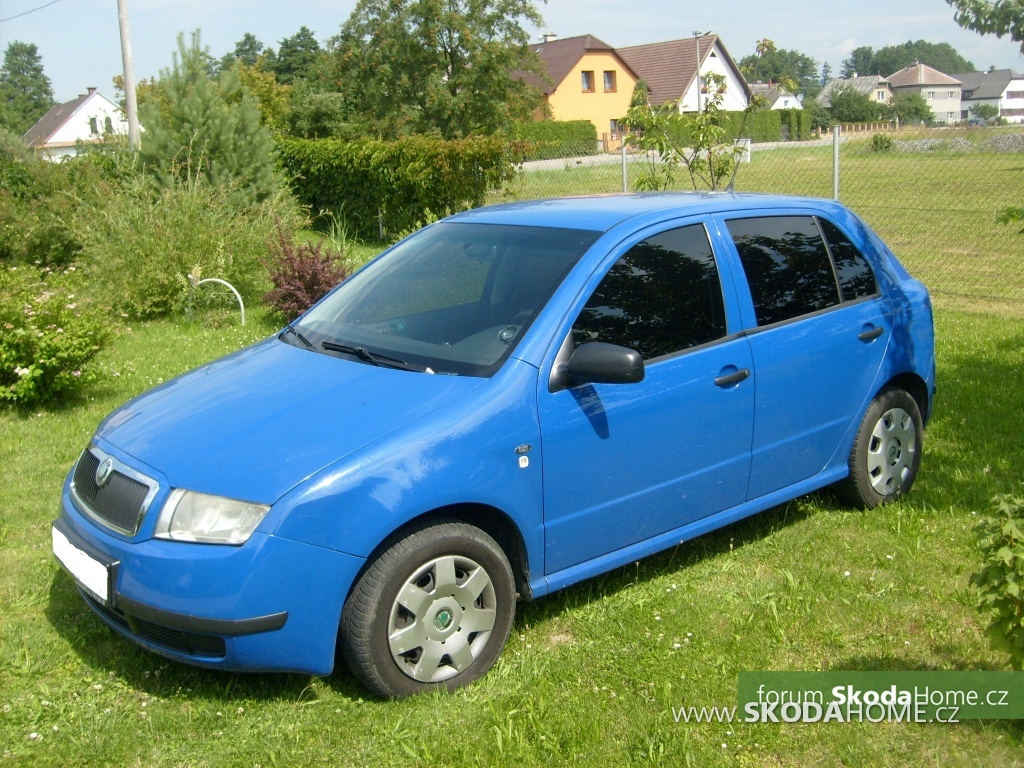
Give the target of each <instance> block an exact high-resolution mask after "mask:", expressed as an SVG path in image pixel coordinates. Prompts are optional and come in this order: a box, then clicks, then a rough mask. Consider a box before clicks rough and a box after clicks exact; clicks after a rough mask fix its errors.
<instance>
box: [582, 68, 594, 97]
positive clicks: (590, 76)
mask: <svg viewBox="0 0 1024 768" xmlns="http://www.w3.org/2000/svg"><path fill="white" fill-rule="evenodd" d="M583 92H584V93H593V92H594V71H593V70H585V71H584V72H583Z"/></svg>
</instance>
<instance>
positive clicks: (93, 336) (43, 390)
mask: <svg viewBox="0 0 1024 768" xmlns="http://www.w3.org/2000/svg"><path fill="white" fill-rule="evenodd" d="M108 327H109V323H108V322H107V320H106V319H105V315H104V313H103V312H102V311H101V310H99V309H97V308H96V307H95V306H93V305H91V304H90V303H89V302H88V301H86V300H85V299H84V298H83V297H82V296H81V280H80V278H79V276H78V275H77V274H76V273H75V272H74V271H72V270H69V271H68V272H65V273H54V272H50V271H49V270H44V271H43V272H41V273H40V272H37V271H36V270H34V269H31V268H28V267H6V268H3V269H0V329H2V332H0V403H4V404H6V405H16V406H31V405H35V404H36V403H39V402H43V401H47V400H51V399H53V398H54V397H56V396H57V395H60V394H64V393H67V392H69V391H71V390H74V389H76V388H78V387H81V386H82V385H83V384H85V383H86V382H88V381H90V380H91V378H92V377H91V375H90V373H89V371H88V369H87V367H86V365H87V363H88V362H89V361H90V360H91V359H92V358H93V356H94V355H95V354H96V353H97V352H99V350H100V349H101V348H102V347H103V345H104V344H105V343H106V341H107V339H108V337H109V331H108V330H107V329H108Z"/></svg>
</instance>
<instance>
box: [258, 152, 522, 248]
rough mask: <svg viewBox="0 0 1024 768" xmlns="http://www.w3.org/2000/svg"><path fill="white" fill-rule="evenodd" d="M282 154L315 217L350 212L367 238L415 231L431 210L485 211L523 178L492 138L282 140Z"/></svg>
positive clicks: (296, 188)
mask: <svg viewBox="0 0 1024 768" xmlns="http://www.w3.org/2000/svg"><path fill="white" fill-rule="evenodd" d="M278 154H279V156H280V158H281V162H282V163H283V164H284V168H285V171H286V173H287V174H288V176H289V177H290V178H291V184H292V189H293V190H294V191H295V194H296V195H297V196H298V198H299V199H300V200H301V201H302V203H303V204H305V205H307V206H308V207H309V208H310V210H312V211H313V212H314V213H322V212H333V213H335V214H341V213H343V214H344V216H345V220H346V221H347V222H348V223H349V225H350V226H351V227H352V229H353V234H354V235H356V236H359V237H373V238H376V237H378V236H379V235H380V232H379V230H380V229H383V230H384V231H385V232H400V231H402V230H405V229H408V228H409V227H410V226H412V225H413V224H414V223H415V222H416V221H419V220H421V219H422V218H423V217H424V212H425V211H428V210H430V211H445V210H450V211H461V210H464V209H466V208H470V207H472V206H475V205H482V204H483V201H484V196H485V195H486V193H487V191H488V190H491V189H500V188H501V186H502V185H504V184H505V183H506V182H507V181H509V180H510V179H511V178H512V177H513V176H514V173H515V171H514V168H513V166H512V156H511V152H510V149H509V146H508V143H507V142H504V141H501V140H499V139H495V138H486V137H476V138H472V139H463V140H461V141H445V140H443V139H434V138H427V137H424V136H410V137H408V138H405V139H400V140H398V141H365V140H364V141H341V140H339V139H281V140H280V141H279V142H278Z"/></svg>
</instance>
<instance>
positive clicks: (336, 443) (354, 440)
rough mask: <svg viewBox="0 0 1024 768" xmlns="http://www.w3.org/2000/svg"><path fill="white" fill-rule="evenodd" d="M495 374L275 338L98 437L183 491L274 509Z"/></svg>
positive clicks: (154, 393)
mask: <svg viewBox="0 0 1024 768" xmlns="http://www.w3.org/2000/svg"><path fill="white" fill-rule="evenodd" d="M485 381H486V379H478V378H467V377H457V376H442V375H430V374H423V373H414V372H409V371H402V370H396V369H393V368H383V367H376V366H373V365H368V364H365V363H361V362H355V361H352V360H350V359H345V358H340V357H332V356H328V355H323V354H318V353H316V352H312V351H310V350H306V349H299V348H296V347H293V346H290V345H288V344H285V343H282V342H280V341H278V340H277V339H269V340H267V341H264V342H261V343H259V344H256V345H254V346H253V347H249V348H247V349H245V350H242V351H241V352H238V353H235V354H234V355H231V356H229V357H226V358H223V359H221V360H218V361H215V362H213V363H210V364H209V365H206V366H204V367H202V368H198V369H196V370H194V371H192V372H190V373H187V374H184V375H183V376H180V377H178V378H176V379H174V380H173V381H170V382H168V383H167V384H164V385H163V386H161V387H158V388H156V389H153V390H150V391H149V392H146V393H145V394H143V395H140V396H139V397H137V398H135V399H134V400H132V401H130V402H129V403H127V404H126V405H124V406H122V407H121V408H120V409H118V410H117V411H115V412H114V413H112V414H111V415H110V416H109V417H108V418H107V419H106V420H105V421H104V422H103V423H102V424H101V425H100V427H99V429H98V430H97V433H96V436H97V442H98V443H100V445H101V447H109V448H112V449H113V450H114V451H116V452H122V453H124V454H127V456H130V457H133V458H134V459H136V460H138V461H139V462H142V463H144V464H146V465H147V466H148V467H151V468H152V469H154V470H156V471H157V472H158V473H160V474H162V475H163V476H164V477H165V478H166V480H167V481H168V482H169V483H170V485H171V486H172V487H175V488H187V489H189V490H195V491H201V492H203V493H211V494H217V495H221V496H227V497H230V498H236V499H242V500H245V501H252V502H257V503H264V504H270V503H273V502H274V501H276V500H277V499H278V498H280V497H281V496H282V495H283V494H284V493H285V492H287V491H288V490H289V489H290V488H292V487H294V486H295V485H296V484H297V483H299V482H301V481H302V480H303V479H305V478H307V477H309V476H310V475H313V474H314V473H316V472H317V471H319V470H320V469H323V468H324V467H326V466H327V465H329V464H331V463H334V462H336V461H338V460H339V459H343V458H344V457H345V456H347V455H349V454H351V453H352V452H354V451H356V450H358V449H359V448H362V447H363V446H365V445H367V444H368V443H371V442H373V441H374V440H377V439H378V438H381V437H383V436H384V435H387V434H388V433H390V432H393V431H395V430H397V429H400V428H401V427H402V426H404V425H405V424H408V423H409V422H411V421H414V420H416V419H418V418H420V417H421V416H423V415H425V414H427V413H430V412H431V411H434V410H436V409H438V408H441V407H443V406H445V405H448V404H449V403H451V402H453V401H455V400H456V399H459V398H461V397H462V396H464V395H466V394H468V393H469V392H471V391H472V390H474V389H476V388H477V387H479V386H481V385H482V384H483V383H484V382H485ZM104 443H105V444H106V446H104V445H103V444H104Z"/></svg>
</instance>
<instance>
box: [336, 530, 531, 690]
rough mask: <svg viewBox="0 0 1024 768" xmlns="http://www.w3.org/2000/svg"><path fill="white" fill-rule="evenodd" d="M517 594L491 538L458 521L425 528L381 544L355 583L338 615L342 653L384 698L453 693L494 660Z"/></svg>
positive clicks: (509, 623) (500, 553)
mask: <svg viewBox="0 0 1024 768" xmlns="http://www.w3.org/2000/svg"><path fill="white" fill-rule="evenodd" d="M515 599H516V592H515V581H514V579H513V576H512V569H511V567H510V566H509V563H508V559H507V558H506V557H505V554H504V552H502V550H501V547H499V546H498V544H497V543H496V542H495V541H494V539H492V538H491V537H490V536H488V535H487V534H486V533H484V532H483V531H481V530H480V529H479V528H475V527H473V526H471V525H468V524H466V523H463V522H460V521H456V520H451V521H441V522H435V523H432V524H429V525H425V526H422V527H419V528H416V529H413V530H412V531H410V532H409V533H408V534H407V535H405V536H404V537H402V538H401V539H399V540H397V541H396V542H395V543H393V544H392V545H391V546H389V547H388V548H387V549H385V550H384V551H383V552H382V553H381V554H380V555H378V556H377V557H376V559H374V561H373V562H372V563H371V564H370V566H369V567H368V568H367V569H366V571H365V572H364V573H363V575H362V576H361V577H360V579H359V581H358V582H357V583H356V585H355V587H354V588H353V590H352V594H351V595H350V596H349V598H348V601H347V602H346V603H345V608H344V610H343V612H342V620H341V630H340V633H339V641H340V643H341V653H342V656H343V657H344V659H345V662H346V664H347V665H348V667H349V669H350V670H352V673H353V674H354V675H355V676H356V677H357V678H358V679H359V680H360V681H361V682H362V683H363V684H364V685H366V686H367V687H368V688H369V689H370V690H372V691H374V692H375V693H378V694H380V695H381V696H385V697H388V698H402V697H405V696H412V695H415V694H417V693H422V692H424V691H428V690H430V689H432V688H439V687H441V688H446V689H448V690H454V689H455V688H459V687H461V686H463V685H466V684H468V683H470V682H472V681H473V680H476V679H477V678H479V677H480V676H482V675H483V674H484V673H486V672H487V670H489V669H490V668H491V666H492V665H493V664H494V662H495V661H496V660H497V658H498V656H499V654H500V653H501V650H502V648H503V647H504V645H505V641H506V640H507V639H508V635H509V632H510V630H511V628H512V620H513V618H514V616H515Z"/></svg>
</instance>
